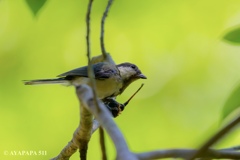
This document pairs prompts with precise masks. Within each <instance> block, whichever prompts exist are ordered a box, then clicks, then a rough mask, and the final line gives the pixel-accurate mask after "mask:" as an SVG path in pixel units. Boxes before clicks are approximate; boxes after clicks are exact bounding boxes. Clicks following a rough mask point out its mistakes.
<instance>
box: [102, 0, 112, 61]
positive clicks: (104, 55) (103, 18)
mask: <svg viewBox="0 0 240 160" xmlns="http://www.w3.org/2000/svg"><path fill="white" fill-rule="evenodd" d="M112 2H113V0H109V1H108V4H107V7H106V9H105V11H104V13H103V16H102V21H101V36H100V43H101V50H102V55H103V57H104V59H106V58H107V51H106V49H105V45H104V24H105V19H106V17H107V15H108V12H109V9H110V7H111V4H112Z"/></svg>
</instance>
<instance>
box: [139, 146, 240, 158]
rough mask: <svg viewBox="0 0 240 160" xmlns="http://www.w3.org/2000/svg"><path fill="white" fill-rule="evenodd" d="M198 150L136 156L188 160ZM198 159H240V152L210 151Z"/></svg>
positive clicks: (147, 153)
mask: <svg viewBox="0 0 240 160" xmlns="http://www.w3.org/2000/svg"><path fill="white" fill-rule="evenodd" d="M197 151H198V150H194V149H169V150H156V151H151V152H145V153H137V154H136V156H137V157H138V159H139V160H149V159H160V158H183V159H187V158H188V157H190V156H193V155H194V154H196V153H197ZM196 158H209V159H213V158H214V159H239V158H240V152H235V151H226V150H213V149H208V150H207V151H206V152H204V153H203V154H202V155H201V156H198V157H196Z"/></svg>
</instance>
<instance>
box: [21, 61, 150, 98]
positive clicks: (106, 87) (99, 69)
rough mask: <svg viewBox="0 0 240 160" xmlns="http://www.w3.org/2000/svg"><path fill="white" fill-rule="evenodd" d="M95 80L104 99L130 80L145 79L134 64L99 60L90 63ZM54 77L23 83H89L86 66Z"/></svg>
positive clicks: (75, 84)
mask: <svg viewBox="0 0 240 160" xmlns="http://www.w3.org/2000/svg"><path fill="white" fill-rule="evenodd" d="M92 67H93V72H94V75H95V77H94V78H95V80H96V93H97V97H98V98H100V99H104V98H107V97H116V96H118V95H120V94H121V93H122V92H123V91H124V90H125V89H126V88H127V87H128V86H129V85H130V84H131V83H132V82H134V81H135V80H138V79H147V77H146V76H145V75H144V74H142V72H141V71H140V70H139V69H138V67H137V66H136V65H135V64H132V63H128V62H125V63H121V64H118V65H113V64H111V63H108V62H99V63H96V64H93V65H92ZM57 77H59V78H55V79H37V80H27V81H24V83H25V85H36V84H64V85H73V86H78V85H81V84H88V85H89V84H90V83H89V77H88V66H84V67H80V68H76V69H73V70H70V71H68V72H65V73H63V74H60V75H58V76H57Z"/></svg>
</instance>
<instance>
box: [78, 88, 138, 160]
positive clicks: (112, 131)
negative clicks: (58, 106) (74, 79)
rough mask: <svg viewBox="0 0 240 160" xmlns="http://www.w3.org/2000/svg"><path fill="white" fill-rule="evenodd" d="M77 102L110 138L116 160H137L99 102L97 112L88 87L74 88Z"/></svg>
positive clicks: (108, 113)
mask: <svg viewBox="0 0 240 160" xmlns="http://www.w3.org/2000/svg"><path fill="white" fill-rule="evenodd" d="M76 89H77V94H78V98H79V100H80V101H81V102H82V103H83V104H84V106H85V107H87V108H88V109H89V110H90V112H91V113H92V114H94V116H95V117H96V119H97V120H98V121H99V122H100V124H101V126H102V127H104V128H105V130H106V132H107V133H108V134H109V136H110V137H111V139H112V141H113V143H114V145H115V148H116V150H117V159H118V160H126V159H131V160H137V157H136V156H135V155H134V154H133V153H131V152H130V151H129V149H128V146H127V143H126V141H125V139H124V137H123V135H122V133H121V132H120V130H119V128H118V127H117V125H116V124H115V122H114V121H113V119H112V115H111V114H110V112H109V111H108V110H107V108H106V107H105V106H104V104H103V103H102V102H101V101H100V100H99V101H98V104H99V111H98V109H97V107H96V106H95V105H94V103H93V93H92V90H91V89H90V87H89V86H87V85H81V86H79V87H77V88H76Z"/></svg>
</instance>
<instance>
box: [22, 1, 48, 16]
mask: <svg viewBox="0 0 240 160" xmlns="http://www.w3.org/2000/svg"><path fill="white" fill-rule="evenodd" d="M26 2H27V4H28V6H29V7H30V9H31V10H32V12H33V14H34V15H35V16H36V15H37V13H38V12H39V10H40V9H41V8H42V7H43V5H44V4H45V2H46V0H26Z"/></svg>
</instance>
